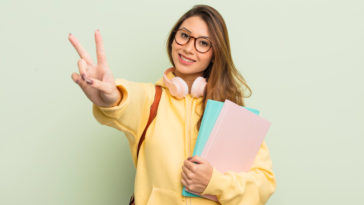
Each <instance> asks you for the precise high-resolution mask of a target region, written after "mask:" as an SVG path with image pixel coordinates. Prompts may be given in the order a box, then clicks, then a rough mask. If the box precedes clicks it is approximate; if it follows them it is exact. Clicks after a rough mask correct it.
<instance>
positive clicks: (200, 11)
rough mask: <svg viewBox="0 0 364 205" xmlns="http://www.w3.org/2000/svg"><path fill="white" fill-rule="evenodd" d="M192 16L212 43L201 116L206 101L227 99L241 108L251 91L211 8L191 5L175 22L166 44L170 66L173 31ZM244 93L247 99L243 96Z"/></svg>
mask: <svg viewBox="0 0 364 205" xmlns="http://www.w3.org/2000/svg"><path fill="white" fill-rule="evenodd" d="M192 16H199V17H201V18H202V19H203V20H204V21H205V23H206V24H207V27H208V30H209V33H210V37H209V39H211V41H212V49H213V57H212V59H211V62H210V64H209V65H208V67H207V68H206V69H205V70H204V73H203V77H205V78H206V80H207V86H206V90H205V94H204V97H203V106H202V113H203V112H204V109H205V106H206V103H207V99H211V100H216V101H225V99H228V100H230V101H232V102H235V103H236V104H239V105H242V106H244V105H245V103H244V98H247V97H250V96H251V95H252V91H251V89H250V87H249V86H248V85H247V83H246V81H245V79H244V77H243V76H242V75H241V74H240V73H239V71H238V70H237V69H236V67H235V65H234V63H233V60H232V56H231V51H230V42H229V35H228V31H227V28H226V24H225V21H224V19H223V18H222V16H221V14H220V13H219V12H218V11H217V10H216V9H214V8H212V7H211V6H207V5H195V6H194V7H192V9H190V10H189V11H187V12H186V13H185V14H184V15H183V16H181V17H180V18H179V20H178V21H177V23H176V24H175V25H174V26H173V28H172V29H171V32H170V34H169V37H168V40H167V53H168V57H169V60H170V62H171V63H172V65H173V66H175V65H174V62H173V59H172V43H173V40H174V36H175V31H176V30H177V29H178V28H179V27H180V25H181V24H182V23H183V21H184V20H186V19H187V18H189V17H192ZM245 91H248V93H249V94H248V95H245V94H246V93H245ZM201 120H202V116H201V118H200V120H199V121H198V124H197V128H198V129H199V128H200V125H201Z"/></svg>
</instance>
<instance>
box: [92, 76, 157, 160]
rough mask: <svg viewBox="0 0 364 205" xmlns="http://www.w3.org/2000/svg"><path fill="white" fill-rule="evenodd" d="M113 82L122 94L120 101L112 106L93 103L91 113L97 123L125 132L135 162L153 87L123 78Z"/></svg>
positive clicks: (153, 93)
mask: <svg viewBox="0 0 364 205" xmlns="http://www.w3.org/2000/svg"><path fill="white" fill-rule="evenodd" d="M115 84H116V87H117V89H118V90H119V92H120V93H121V96H123V97H122V99H121V100H120V102H119V103H118V104H116V105H115V106H113V107H101V106H97V105H96V104H93V115H94V117H95V119H96V120H97V121H98V122H99V123H101V124H103V125H107V126H110V127H113V128H115V129H118V130H120V131H123V132H124V133H125V135H126V137H127V139H128V142H129V146H130V150H131V152H132V157H133V161H134V163H136V150H137V146H138V143H139V140H140V137H141V135H142V132H143V130H144V127H145V126H146V124H147V121H148V118H149V110H150V106H151V104H152V103H153V99H154V95H155V88H154V85H153V84H151V83H138V82H131V81H127V80H125V79H117V80H116V81H115ZM134 165H136V164H134Z"/></svg>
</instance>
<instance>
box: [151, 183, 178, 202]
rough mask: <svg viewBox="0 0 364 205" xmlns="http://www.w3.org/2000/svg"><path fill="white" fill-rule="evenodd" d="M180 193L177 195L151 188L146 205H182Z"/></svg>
mask: <svg viewBox="0 0 364 205" xmlns="http://www.w3.org/2000/svg"><path fill="white" fill-rule="evenodd" d="M181 196H182V193H177V192H174V191H171V190H168V189H161V188H156V187H153V189H152V193H151V194H150V196H149V199H148V202H147V205H161V204H176V205H183V203H182V197H181Z"/></svg>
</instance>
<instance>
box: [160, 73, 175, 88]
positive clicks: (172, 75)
mask: <svg viewBox="0 0 364 205" xmlns="http://www.w3.org/2000/svg"><path fill="white" fill-rule="evenodd" d="M163 75H164V72H163ZM174 77H176V76H175V75H174V74H173V72H169V73H168V74H167V78H168V79H172V78H174ZM155 84H156V85H160V86H161V87H163V88H166V89H168V87H167V86H166V85H165V84H164V82H163V76H162V77H161V78H160V79H159V80H158V81H157V82H156V83H155Z"/></svg>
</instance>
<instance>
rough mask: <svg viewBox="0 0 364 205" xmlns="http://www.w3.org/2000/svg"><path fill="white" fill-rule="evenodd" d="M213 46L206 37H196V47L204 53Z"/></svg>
mask: <svg viewBox="0 0 364 205" xmlns="http://www.w3.org/2000/svg"><path fill="white" fill-rule="evenodd" d="M210 47H211V42H210V41H209V40H207V39H205V38H197V39H196V49H197V50H198V51H200V52H202V53H204V52H207V51H208V50H209V49H210Z"/></svg>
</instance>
